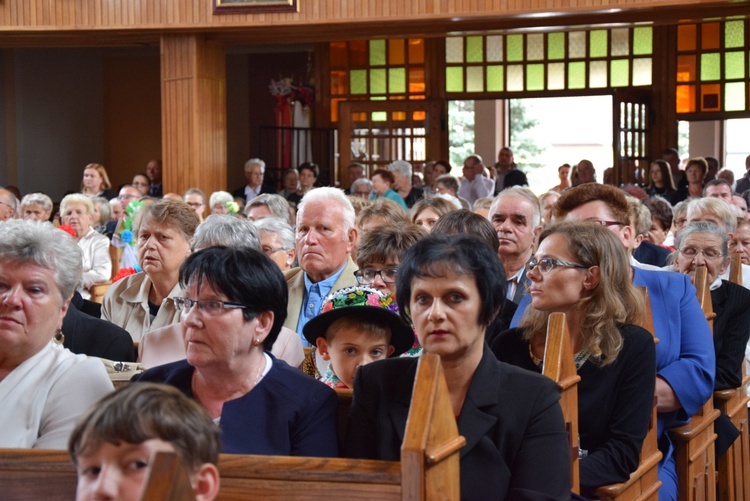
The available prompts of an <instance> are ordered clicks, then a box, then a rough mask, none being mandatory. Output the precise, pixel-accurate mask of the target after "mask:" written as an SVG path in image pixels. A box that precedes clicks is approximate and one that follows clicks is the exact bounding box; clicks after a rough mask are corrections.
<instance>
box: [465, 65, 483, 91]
mask: <svg viewBox="0 0 750 501" xmlns="http://www.w3.org/2000/svg"><path fill="white" fill-rule="evenodd" d="M483 74H484V68H483V67H482V66H469V67H467V68H466V91H467V92H484V80H483V79H482V76H483Z"/></svg>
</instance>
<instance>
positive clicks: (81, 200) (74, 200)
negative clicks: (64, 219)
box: [60, 193, 94, 215]
mask: <svg viewBox="0 0 750 501" xmlns="http://www.w3.org/2000/svg"><path fill="white" fill-rule="evenodd" d="M70 204H81V205H83V206H84V207H86V213H87V214H88V215H91V214H93V213H94V204H93V203H92V202H91V199H90V198H89V197H87V196H86V195H83V194H81V193H71V194H70V195H67V196H66V197H65V198H63V199H62V202H60V215H63V214H65V210H66V209H67V208H68V205H70Z"/></svg>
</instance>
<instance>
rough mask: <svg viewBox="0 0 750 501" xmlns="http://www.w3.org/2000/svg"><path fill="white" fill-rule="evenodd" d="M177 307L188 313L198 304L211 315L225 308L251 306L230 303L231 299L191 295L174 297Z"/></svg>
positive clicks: (232, 308) (200, 308) (199, 307)
mask: <svg viewBox="0 0 750 501" xmlns="http://www.w3.org/2000/svg"><path fill="white" fill-rule="evenodd" d="M172 300H173V301H174V305H175V307H176V308H177V309H178V310H180V311H181V312H183V313H187V312H189V311H190V310H192V309H193V306H198V311H202V312H203V313H207V314H209V315H218V314H219V313H221V312H222V311H223V310H238V309H245V308H249V306H247V305H244V304H240V303H230V302H229V301H219V300H218V299H190V298H189V297H175V298H172Z"/></svg>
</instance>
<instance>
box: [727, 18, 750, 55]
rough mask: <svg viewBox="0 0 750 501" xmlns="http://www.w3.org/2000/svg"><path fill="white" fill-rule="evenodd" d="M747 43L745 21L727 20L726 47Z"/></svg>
mask: <svg viewBox="0 0 750 501" xmlns="http://www.w3.org/2000/svg"><path fill="white" fill-rule="evenodd" d="M744 45H745V21H727V22H726V23H724V47H727V48H733V47H743V46H744Z"/></svg>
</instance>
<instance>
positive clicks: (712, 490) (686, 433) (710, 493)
mask: <svg viewBox="0 0 750 501" xmlns="http://www.w3.org/2000/svg"><path fill="white" fill-rule="evenodd" d="M709 286H710V284H708V283H707V279H706V268H705V266H699V267H698V268H697V270H696V273H695V289H696V293H697V295H698V302H699V303H700V305H701V308H703V312H704V313H705V314H706V319H707V320H708V323H709V325H710V326H711V328H712V329H713V318H714V316H715V314H714V312H713V307H712V306H711V294H710V291H709ZM718 416H719V411H718V410H716V409H714V406H713V399H710V398H709V399H708V401H707V402H706V403H705V404H703V407H701V408H700V409H699V410H698V412H697V413H696V414H695V415H694V416H693V417H692V418H690V422H689V423H688V424H686V425H685V426H681V427H679V428H675V429H672V430H671V431H670V436H671V437H672V441H673V443H674V449H675V450H674V455H675V462H676V465H677V481H678V499H680V500H685V501H700V500H708V501H713V500H715V499H716V486H717V484H716V453H715V450H714V442H715V441H716V434H715V433H714V421H716V418H717V417H718Z"/></svg>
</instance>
